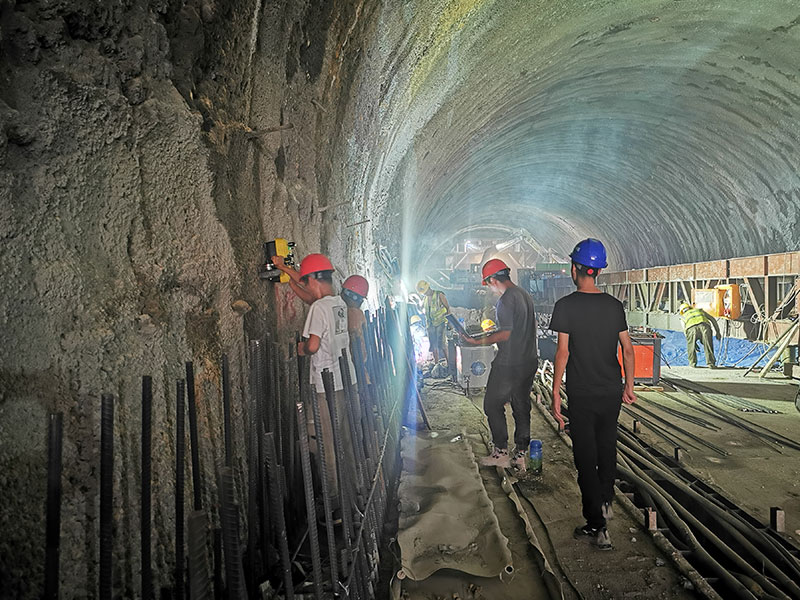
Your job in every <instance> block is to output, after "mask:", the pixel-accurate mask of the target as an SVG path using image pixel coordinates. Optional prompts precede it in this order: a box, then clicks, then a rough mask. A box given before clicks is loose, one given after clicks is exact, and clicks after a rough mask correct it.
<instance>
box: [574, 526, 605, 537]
mask: <svg viewBox="0 0 800 600" xmlns="http://www.w3.org/2000/svg"><path fill="white" fill-rule="evenodd" d="M598 531H600V530H599V529H597V528H596V527H589V525H584V526H583V527H576V528H575V531H573V532H572V537H574V538H575V539H576V540H590V539H594V538H596V537H597V532H598Z"/></svg>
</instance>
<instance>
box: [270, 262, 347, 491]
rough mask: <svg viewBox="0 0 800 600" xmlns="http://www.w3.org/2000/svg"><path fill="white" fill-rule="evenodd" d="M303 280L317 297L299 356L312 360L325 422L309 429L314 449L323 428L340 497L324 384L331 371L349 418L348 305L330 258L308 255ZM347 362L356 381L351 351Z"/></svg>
mask: <svg viewBox="0 0 800 600" xmlns="http://www.w3.org/2000/svg"><path fill="white" fill-rule="evenodd" d="M276 264H277V263H276ZM299 278H300V283H301V284H302V285H303V287H304V288H305V289H306V290H308V292H309V293H310V294H311V295H312V296H313V297H314V302H313V303H312V304H311V309H310V310H309V311H308V316H307V317H306V322H305V326H304V327H303V338H304V339H303V340H302V341H300V342H298V343H297V354H298V355H300V356H310V357H311V385H312V386H313V387H314V392H315V393H316V394H317V399H318V401H319V408H320V418H321V420H322V423H316V424H315V425H314V427H310V428H309V429H310V433H311V434H312V436H313V438H314V442H315V443H313V444H312V450H315V449H316V438H317V430H316V427H320V429H321V431H322V435H323V437H324V439H325V445H326V447H325V450H326V454H325V458H326V463H327V465H326V466H327V475H328V482H327V483H328V485H329V489H330V490H331V491H332V492H333V497H334V498H336V497H337V495H338V490H339V481H338V478H337V476H336V454H335V452H334V449H333V425H332V421H331V414H330V411H329V407H328V403H327V401H326V397H325V388H324V387H323V384H322V372H323V370H324V369H328V370H329V371H330V372H331V373H333V380H334V402H335V405H336V407H337V410H338V411H339V413H340V414H341V415H346V414H347V412H346V410H347V405H346V403H345V393H344V385H343V383H342V374H341V371H340V370H339V357H340V356H341V355H342V350H345V349H347V348H348V345H349V343H350V337H349V335H348V333H347V305H346V304H345V302H344V300H343V299H342V297H341V296H339V295H336V294H335V293H334V289H333V265H331V262H330V260H328V258H327V257H326V256H324V255H322V254H309V255H308V256H306V257H305V258H304V259H303V262H302V263H301V264H300V273H299ZM347 362H348V368H349V369H350V377H351V379H352V381H355V370H354V369H353V364H352V361H350V359H349V352H348V361H347ZM308 412H309V413H310V412H311V411H308ZM340 427H341V434H342V440H343V442H344V444H343V446H344V448H345V452H346V453H347V455H348V457H347V459H346V460H347V462H348V464H354V462H355V459H354V458H353V456H352V454H353V452H352V449H353V446H352V441H351V440H352V437H351V435H350V429H349V427H348V424H347V419H342V422H341V423H340Z"/></svg>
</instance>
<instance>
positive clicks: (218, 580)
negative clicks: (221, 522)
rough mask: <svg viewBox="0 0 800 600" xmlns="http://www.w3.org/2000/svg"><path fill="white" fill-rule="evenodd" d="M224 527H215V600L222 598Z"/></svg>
mask: <svg viewBox="0 0 800 600" xmlns="http://www.w3.org/2000/svg"><path fill="white" fill-rule="evenodd" d="M224 587H225V586H224V585H223V583H222V528H221V527H216V528H214V600H222V596H223V588H224Z"/></svg>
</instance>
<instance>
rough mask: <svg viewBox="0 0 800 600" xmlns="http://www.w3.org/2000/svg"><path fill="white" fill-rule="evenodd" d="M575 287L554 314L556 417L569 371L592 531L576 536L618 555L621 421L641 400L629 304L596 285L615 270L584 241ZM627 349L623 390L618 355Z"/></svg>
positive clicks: (576, 259) (597, 247) (576, 254)
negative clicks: (614, 502)
mask: <svg viewBox="0 0 800 600" xmlns="http://www.w3.org/2000/svg"><path fill="white" fill-rule="evenodd" d="M570 258H571V259H572V281H573V282H574V283H575V286H576V287H577V288H578V289H577V291H576V292H573V293H572V294H570V295H569V296H566V297H564V298H561V299H560V300H559V301H558V302H556V304H555V306H554V307H553V317H552V320H551V322H550V329H551V330H553V331H556V332H558V349H557V350H556V361H555V373H554V376H553V416H555V418H556V420H557V421H558V422H559V424H560V425H561V427H562V428H563V427H564V419H563V418H562V416H561V380H562V378H563V376H564V372H565V370H566V374H567V394H568V395H569V419H570V421H569V423H570V437H571V438H572V453H573V457H574V459H575V467H576V468H577V470H578V486H579V487H580V489H581V500H582V504H583V516H584V518H585V519H586V525H583V526H582V527H577V528H576V529H575V533H574V535H575V537H576V538H583V539H591V540H592V541H593V542H594V543H595V544H596V545H597V547H598V548H599V549H601V550H611V548H612V545H611V538H610V537H609V535H608V530H607V528H606V519H609V518H611V516H612V514H613V513H612V511H611V499H612V498H613V495H614V479H615V477H616V471H617V418H618V417H619V411H620V407H621V405H622V402H625V403H626V404H631V403H633V402H635V401H636V396H635V395H634V393H633V369H634V355H633V345H632V343H631V338H630V335H629V334H628V324H627V321H626V319H625V310H624V308H623V306H622V303H621V302H620V301H619V300H617V299H616V298H614V297H613V296H610V295H608V294H605V293H603V292H602V291H601V290H600V289H598V287H597V285H596V279H597V274H598V273H599V271H600V269H604V268H605V267H607V266H608V261H607V259H606V249H605V247H604V246H603V244H602V242H600V241H599V240H596V239H593V238H589V239H586V240H583V241H582V242H580V243H579V244H578V245H577V246H575V249H574V250H573V251H572V254H570ZM619 345H621V346H622V365H623V368H624V370H625V383H624V385H623V383H622V376H621V374H620V368H619V362H618V360H617V348H618V346H619Z"/></svg>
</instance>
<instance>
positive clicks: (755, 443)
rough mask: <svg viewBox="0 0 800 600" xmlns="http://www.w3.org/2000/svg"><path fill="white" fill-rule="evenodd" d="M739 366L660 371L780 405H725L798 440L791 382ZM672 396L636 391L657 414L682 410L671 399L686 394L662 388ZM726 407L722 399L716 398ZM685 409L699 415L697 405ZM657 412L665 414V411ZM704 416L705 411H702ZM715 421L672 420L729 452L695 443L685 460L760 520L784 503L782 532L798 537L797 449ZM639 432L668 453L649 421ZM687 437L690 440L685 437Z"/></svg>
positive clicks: (624, 418)
mask: <svg viewBox="0 0 800 600" xmlns="http://www.w3.org/2000/svg"><path fill="white" fill-rule="evenodd" d="M743 373H744V370H743V369H715V370H712V369H702V368H701V369H692V368H691V367H674V368H672V369H663V370H662V375H663V376H664V377H667V378H669V377H673V376H675V377H680V378H682V379H687V380H692V381H695V382H697V383H701V384H702V385H704V386H706V387H709V388H713V389H714V390H717V391H719V392H721V393H723V394H732V395H735V396H738V397H741V398H744V399H746V400H749V401H751V402H754V403H756V404H759V405H762V406H764V407H765V408H769V409H772V410H776V411H779V413H780V414H761V413H746V412H741V411H738V410H735V409H731V408H727V409H726V410H728V411H730V412H731V413H733V414H735V415H736V416H738V417H741V418H742V419H745V420H746V421H748V422H749V423H755V424H758V425H761V426H763V427H766V428H768V429H770V430H772V431H774V432H775V433H779V434H781V435H783V436H785V437H788V438H790V439H793V440H795V441H797V442H800V412H797V410H796V409H795V407H794V397H795V394H796V393H797V385H796V383H792V382H790V380H787V379H785V378H783V377H782V376H780V375H779V374H777V373H775V374H770V376H769V377H768V378H767V379H759V378H758V376H757V375H752V374H751V375H748V376H747V378H744V377H742V375H743ZM667 393H668V394H669V395H670V396H672V397H673V398H669V397H667V396H665V395H664V394H660V393H656V392H639V393H638V395H639V398H640V405H641V406H643V407H647V408H648V409H650V410H654V406H655V407H656V408H655V412H656V413H657V414H659V409H658V408H657V406H658V405H663V406H667V407H672V408H677V409H681V410H686V407H685V406H683V405H681V404H680V403H679V402H678V401H677V400H676V399H680V400H686V399H688V395H687V394H683V393H673V392H669V391H667ZM716 406H719V407H720V408H725V407H724V406H723V405H721V404H718V403H717V404H716ZM687 412H688V413H690V414H696V415H698V416H703V415H701V413H699V412H697V411H692V410H688V411H687ZM660 414H662V416H665V417H668V415H666V414H664V413H660ZM704 418H705V417H704ZM620 420H621V421H622V422H623V423H626V424H627V425H629V426H631V425H632V422H633V418H632V417H630V416H628V415H626V414H623V415H622V416H621V418H620ZM709 420H710V421H712V422H714V423H716V424H717V425H718V426H719V427H720V430H719V431H711V430H708V429H705V428H702V427H699V426H697V425H693V424H691V423H687V422H683V421H676V424H678V425H680V427H683V428H685V429H686V430H687V431H690V432H692V433H694V434H696V435H698V436H701V437H702V438H703V439H704V440H706V441H708V442H711V443H712V444H715V445H717V446H719V447H721V448H723V449H725V450H726V451H727V452H729V453H730V454H729V455H728V456H719V455H718V454H716V453H715V452H713V451H709V450H708V449H707V448H705V447H702V446H700V448H698V449H695V448H687V449H686V451H685V453H684V459H683V462H684V464H685V465H686V466H687V467H688V468H689V470H690V471H692V472H693V473H694V474H695V475H697V476H698V477H700V478H701V479H703V480H704V481H705V482H706V483H708V484H710V485H712V486H714V487H716V488H718V489H719V490H720V491H722V492H723V493H724V495H725V496H727V497H728V498H730V499H731V500H734V501H736V503H737V504H738V505H739V506H741V507H742V508H743V509H745V510H746V511H747V512H749V513H751V514H752V515H754V516H755V517H757V518H758V519H759V520H761V521H762V522H763V523H765V524H768V523H769V512H770V507H772V506H778V507H781V508H783V510H784V511H785V515H786V533H787V534H788V535H789V536H790V537H792V538H793V539H794V540H795V541H796V542H797V541H799V540H800V451H797V450H793V449H791V448H780V447H776V446H773V445H769V444H765V443H764V442H762V441H760V440H759V439H758V438H756V437H754V436H753V435H751V434H749V433H748V432H746V431H742V430H741V429H738V428H735V427H732V426H730V425H725V424H724V423H722V422H720V421H714V420H713V419H709ZM642 437H643V438H644V439H645V440H646V441H647V442H648V443H650V444H652V445H653V446H656V447H657V448H658V449H659V450H661V451H662V452H664V453H665V454H670V455H672V454H673V451H674V448H673V446H672V445H671V444H669V443H667V442H666V441H664V440H663V439H661V438H659V437H658V436H656V435H655V434H653V433H652V431H650V430H649V428H648V427H646V426H645V427H644V428H643V432H642ZM688 441H690V440H688Z"/></svg>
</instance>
